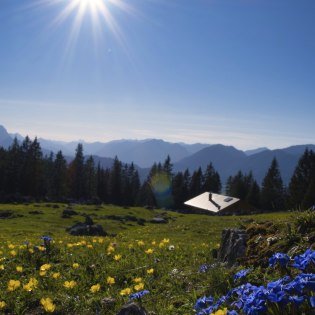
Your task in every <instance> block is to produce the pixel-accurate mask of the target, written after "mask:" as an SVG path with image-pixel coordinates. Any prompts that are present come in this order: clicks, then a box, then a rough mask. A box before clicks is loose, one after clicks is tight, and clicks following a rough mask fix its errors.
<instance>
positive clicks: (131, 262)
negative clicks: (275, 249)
mask: <svg viewBox="0 0 315 315" xmlns="http://www.w3.org/2000/svg"><path fill="white" fill-rule="evenodd" d="M66 208H67V205H66V204H44V203H41V204H28V205H26V204H23V205H19V204H17V205H13V204H4V205H0V211H1V210H2V211H3V210H11V211H13V216H12V217H11V218H7V219H1V220H0V279H1V282H0V292H1V295H0V303H1V301H3V302H4V303H3V304H2V305H3V307H2V309H1V304H0V313H1V312H3V313H8V314H44V313H46V312H49V307H47V308H46V311H45V307H44V305H42V304H41V303H40V300H41V299H42V298H47V297H49V298H50V299H51V300H52V303H53V305H54V307H52V308H51V309H50V311H52V310H53V313H54V314H116V313H117V311H118V310H119V309H120V308H121V306H122V305H123V304H125V303H127V302H128V300H129V297H128V296H129V294H125V295H123V293H124V292H122V290H124V289H126V288H128V289H130V291H131V292H132V293H135V292H137V291H140V290H142V289H146V290H149V291H150V293H149V294H147V295H145V296H144V297H143V298H142V300H141V301H139V302H141V303H142V305H143V306H144V307H145V308H146V310H147V311H148V312H149V314H152V315H154V314H160V315H168V314H184V315H185V314H194V311H193V305H194V303H195V301H196V298H198V297H200V296H202V295H204V294H213V295H219V294H221V293H222V292H224V291H225V290H226V289H227V288H229V287H231V285H232V283H231V272H232V271H231V270H228V269H224V268H213V270H210V271H209V272H207V273H200V272H198V270H199V267H200V265H202V264H205V263H207V264H212V263H213V258H212V255H211V251H212V250H213V249H215V248H218V246H219V242H220V237H221V232H222V230H223V229H224V228H227V227H235V226H239V225H241V224H243V223H244V222H246V221H248V220H249V219H253V220H255V221H265V220H271V221H273V222H278V223H279V224H280V225H285V224H286V222H289V221H290V220H291V218H292V213H272V214H259V215H251V216H207V215H197V214H181V213H176V212H170V211H163V210H147V209H144V208H122V207H116V206H111V205H102V206H95V205H93V206H87V205H73V206H72V209H73V210H75V211H76V212H77V213H78V215H74V216H72V217H71V218H62V217H61V214H62V211H63V210H64V209H66ZM34 211H35V214H34ZM84 215H89V216H91V217H92V218H93V220H94V222H95V223H97V224H101V225H102V226H103V228H104V230H105V231H106V232H107V233H108V234H109V235H110V236H106V237H75V236H70V235H69V234H68V233H67V231H66V228H67V227H69V226H71V225H73V224H75V223H76V222H84ZM156 216H164V217H167V218H168V223H167V224H154V223H150V222H149V221H150V220H151V219H152V218H153V217H156ZM141 219H142V220H141ZM143 222H144V223H143ZM42 235H49V236H51V237H52V238H53V242H52V244H51V248H49V249H48V250H47V249H45V248H43V247H41V244H42V241H41V239H40V237H41V236H42ZM45 264H46V265H47V264H48V265H49V267H48V269H47V270H41V266H43V265H45ZM74 264H78V265H74ZM17 267H22V270H21V268H18V269H19V270H17ZM42 269H45V268H42ZM43 271H44V272H43ZM148 271H149V272H148ZM150 271H151V273H150ZM234 271H235V270H234ZM108 277H111V278H114V281H115V283H108V282H107V281H108ZM31 278H34V279H36V285H34V287H32V288H31V290H30V289H29V287H27V286H26V285H27V284H28V283H29V281H30V279H31ZM137 278H141V279H140V280H139V279H137ZM10 280H15V281H19V282H20V283H19V286H18V287H17V288H14V290H10V289H9V287H8V283H9V281H10ZM66 281H75V282H76V285H75V286H74V287H73V288H66V287H65V282H66ZM137 281H138V282H137ZM109 282H110V281H109ZM139 284H140V285H139ZM93 285H99V286H98V287H97V289H95V290H94V291H93V289H92V290H91V287H92V286H93ZM137 285H138V286H137Z"/></svg>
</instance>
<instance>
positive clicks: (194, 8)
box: [0, 0, 315, 149]
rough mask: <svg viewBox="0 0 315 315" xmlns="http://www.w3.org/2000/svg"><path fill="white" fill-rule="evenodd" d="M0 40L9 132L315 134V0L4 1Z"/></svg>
mask: <svg viewBox="0 0 315 315" xmlns="http://www.w3.org/2000/svg"><path fill="white" fill-rule="evenodd" d="M0 43H1V46H0V124H1V125H3V126H5V127H6V128H7V129H8V130H9V131H10V132H19V133H21V134H22V135H26V134H28V135H30V136H32V137H34V136H35V135H37V136H38V137H43V138H48V139H55V140H77V139H84V140H86V141H109V140H113V139H121V138H124V139H145V138H161V139H164V140H167V141H171V142H178V141H183V142H187V143H194V142H202V143H223V144H229V145H234V146H236V147H237V148H241V149H248V148H255V147H259V146H268V147H270V148H275V147H285V146H289V145H292V144H305V143H315V123H314V120H315V1H314V0H298V1H297V0H229V1H228V0H40V1H38V0H23V1H22V0H0Z"/></svg>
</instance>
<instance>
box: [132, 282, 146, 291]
mask: <svg viewBox="0 0 315 315" xmlns="http://www.w3.org/2000/svg"><path fill="white" fill-rule="evenodd" d="M134 288H135V290H136V291H140V290H142V289H143V288H144V284H143V283H139V284H136V285H135V286H134Z"/></svg>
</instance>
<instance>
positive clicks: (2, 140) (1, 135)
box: [0, 125, 13, 149]
mask: <svg viewBox="0 0 315 315" xmlns="http://www.w3.org/2000/svg"><path fill="white" fill-rule="evenodd" d="M12 141H13V138H12V137H11V136H10V135H9V133H8V132H7V130H6V129H5V128H4V127H3V126H1V125H0V147H1V146H2V147H3V148H5V149H7V148H8V147H9V146H10V145H11V144H12Z"/></svg>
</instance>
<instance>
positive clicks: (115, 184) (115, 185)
mask: <svg viewBox="0 0 315 315" xmlns="http://www.w3.org/2000/svg"><path fill="white" fill-rule="evenodd" d="M109 194H110V201H111V202H112V203H113V204H116V205H121V204H122V164H121V162H120V161H119V160H118V158H117V156H116V157H115V159H114V163H113V166H112V169H111V172H110V179H109Z"/></svg>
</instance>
